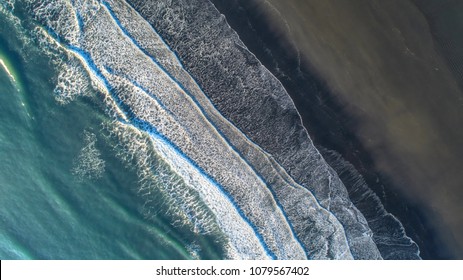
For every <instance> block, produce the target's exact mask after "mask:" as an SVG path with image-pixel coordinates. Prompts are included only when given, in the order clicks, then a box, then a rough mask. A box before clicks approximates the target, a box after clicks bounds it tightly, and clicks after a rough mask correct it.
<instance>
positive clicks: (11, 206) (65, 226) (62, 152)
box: [0, 9, 223, 259]
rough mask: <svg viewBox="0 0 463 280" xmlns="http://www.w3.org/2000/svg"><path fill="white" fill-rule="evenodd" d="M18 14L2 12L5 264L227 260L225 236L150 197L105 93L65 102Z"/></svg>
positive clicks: (0, 205)
mask: <svg viewBox="0 0 463 280" xmlns="http://www.w3.org/2000/svg"><path fill="white" fill-rule="evenodd" d="M15 16H17V18H16V17H13V16H11V14H9V13H8V12H7V11H5V9H4V10H2V11H1V13H0V59H1V60H2V65H0V66H1V67H0V122H1V125H0V259H192V258H205V259H210V258H214V259H217V258H222V257H223V256H222V254H223V252H222V249H221V246H220V242H219V241H220V236H217V237H214V236H213V235H212V234H209V235H199V234H197V233H195V232H194V231H193V230H192V229H191V227H188V226H186V225H184V224H182V223H181V222H179V219H178V217H176V215H175V210H171V208H172V205H170V204H169V203H168V202H166V200H165V199H162V196H160V195H156V194H155V193H153V194H152V195H150V196H149V199H147V198H146V195H142V194H141V192H140V186H141V183H140V182H139V176H138V175H137V169H136V168H135V167H134V166H133V165H132V166H131V165H130V163H129V164H128V163H127V162H124V160H122V159H121V157H120V156H119V157H118V156H117V155H118V150H117V147H116V145H115V142H114V139H111V137H110V136H109V133H108V131H107V129H105V124H106V123H108V122H110V119H109V118H108V116H107V114H105V112H104V110H103V109H102V105H101V104H100V101H99V98H98V94H97V92H94V91H93V90H92V89H91V88H90V87H88V88H85V92H83V93H82V95H84V96H85V97H79V98H76V99H75V100H73V101H72V102H69V103H67V104H62V103H60V102H58V99H57V98H56V94H57V93H56V90H55V89H56V86H57V83H58V75H59V73H58V71H57V68H56V65H55V64H54V63H52V59H51V56H49V55H47V54H46V53H45V52H44V51H43V49H41V48H39V47H38V45H37V44H36V42H35V41H34V38H33V36H32V35H28V34H29V33H28V32H29V31H30V30H28V29H27V27H26V26H24V25H19V24H18V18H19V19H20V18H21V16H20V11H18V12H17V13H15ZM166 213H167V214H166Z"/></svg>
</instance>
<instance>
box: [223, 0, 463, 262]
mask: <svg viewBox="0 0 463 280" xmlns="http://www.w3.org/2000/svg"><path fill="white" fill-rule="evenodd" d="M214 2H216V4H217V7H218V8H219V10H220V9H222V12H224V13H227V12H228V13H230V10H228V11H227V12H225V11H226V10H225V9H228V8H230V6H228V7H227V5H226V4H223V3H222V4H220V3H219V2H225V1H214ZM232 2H235V3H239V5H238V6H240V7H241V9H242V10H241V13H245V12H243V9H244V10H246V9H247V10H252V11H254V13H256V12H257V14H255V15H254V16H255V17H259V18H260V19H259V20H258V21H260V23H261V24H263V23H264V22H265V23H267V24H269V25H268V26H258V25H256V20H252V19H249V21H248V22H241V23H238V21H236V22H235V23H234V22H233V21H234V20H233V19H232V18H231V17H230V16H233V13H230V14H229V15H227V14H226V16H227V20H228V21H229V22H230V24H232V26H233V24H235V26H233V27H235V28H236V29H237V31H238V33H239V35H240V36H242V37H246V36H250V35H249V34H251V33H252V32H251V33H249V34H248V35H246V34H245V33H240V29H241V30H244V29H246V28H248V29H251V30H252V29H254V30H257V29H260V30H264V29H267V34H263V35H262V36H264V38H261V39H259V40H260V42H259V40H257V41H256V39H255V38H254V39H253V38H251V37H249V38H243V40H244V41H245V43H246V42H247V43H249V42H251V43H250V44H251V46H250V48H251V50H252V51H254V52H256V50H257V49H259V48H260V49H261V52H262V53H263V54H262V55H261V56H260V57H259V54H258V57H259V59H261V60H262V59H263V60H265V59H267V61H266V62H267V63H266V65H267V67H269V66H270V67H269V68H273V72H274V73H275V74H276V75H277V76H279V78H282V79H286V80H287V82H286V83H284V85H285V87H287V89H288V91H289V93H290V94H291V95H292V97H293V99H294V100H295V103H296V106H297V107H298V109H299V110H300V111H301V115H302V116H303V118H304V124H305V125H306V126H307V128H308V129H309V132H310V133H311V136H312V137H313V138H314V141H315V143H317V144H318V145H320V146H325V147H328V148H330V149H335V150H337V151H338V152H340V153H341V154H342V155H343V156H344V157H345V158H346V159H347V160H349V161H351V162H352V163H354V165H355V166H356V167H357V169H359V171H360V172H361V173H362V174H363V175H364V176H365V177H366V179H367V182H368V183H369V184H370V186H371V187H372V188H373V189H374V190H375V191H376V192H377V193H383V195H382V196H381V197H382V200H383V202H384V203H385V205H386V207H387V208H388V210H390V211H392V212H393V213H394V212H395V213H394V214H396V215H398V216H399V218H400V219H401V221H402V222H403V223H404V225H405V226H406V229H407V233H409V234H411V236H412V237H413V238H414V239H415V240H416V241H417V242H418V243H419V245H420V247H421V249H422V251H423V254H424V255H425V256H424V257H428V258H453V257H454V258H463V240H462V236H463V215H461V213H463V204H461V203H460V201H462V199H463V172H460V167H461V166H463V148H462V146H463V145H462V143H463V130H460V129H459V126H460V125H461V124H462V123H463V92H462V90H461V88H460V86H459V85H461V77H459V76H458V74H459V73H460V74H461V72H459V69H460V68H459V67H458V65H459V63H460V61H459V60H458V58H459V57H458V51H455V50H458V48H455V46H458V42H453V41H452V44H450V48H449V47H448V46H449V44H447V42H449V40H451V39H452V38H453V37H455V34H452V33H451V32H447V33H443V30H448V28H444V27H446V24H451V21H446V20H443V19H442V18H443V15H442V11H445V9H443V8H442V6H445V5H438V8H440V10H437V9H436V6H435V5H434V4H435V3H436V2H433V1H430V0H426V1H416V2H411V1H401V0H395V1H367V0H356V1H348V2H347V1H341V0H338V1H336V0H326V1H316V0H304V1H302V0H300V1H298V0H289V1H277V0H270V1H232ZM444 2H445V1H444ZM441 3H442V2H441ZM449 3H450V1H449ZM228 5H232V4H228ZM433 5H434V6H433ZM445 7H446V9H447V11H448V9H449V8H448V7H450V8H451V7H452V4H451V3H450V4H448V5H447V6H445ZM445 7H444V8H445ZM235 8H236V7H235ZM450 10H451V9H450ZM237 11H238V12H236V14H234V16H235V17H236V16H238V15H239V13H240V12H239V11H240V9H238V10H237ZM248 16H249V14H248ZM445 16H447V17H446V18H449V17H448V13H447V14H445ZM263 18H265V21H263V20H262V19H263ZM450 19H453V20H455V19H457V17H455V16H454V17H453V18H451V17H450ZM431 20H433V21H432V22H431ZM241 21H242V19H241ZM433 23H434V24H433ZM246 25H247V27H246ZM240 26H241V27H240ZM454 33H455V32H454ZM265 36H267V37H268V38H265ZM271 37H273V38H271ZM269 39H273V40H274V42H279V43H274V44H278V46H276V49H280V50H282V49H286V50H287V53H286V54H285V55H287V57H284V58H283V59H282V58H281V56H282V55H283V53H282V52H281V53H278V52H274V53H273V54H272V50H274V49H275V48H274V47H275V46H269V45H268V43H267V45H266V44H265V42H269ZM253 40H254V41H253ZM253 44H254V45H253ZM247 45H248V44H247ZM446 46H447V47H446ZM252 48H254V50H253V49H252ZM266 48H268V49H266ZM449 49H450V50H452V51H453V53H452V54H451V55H448V53H449ZM446 51H447V52H446ZM266 53H267V54H266ZM264 62H265V61H264ZM449 65H450V66H449ZM307 69H308V70H307ZM288 71H289V72H288ZM310 75H313V76H314V77H311V76H310ZM292 77H294V78H292ZM301 77H302V78H301ZM296 80H305V81H306V83H305V84H304V83H302V84H298V82H297V81H296ZM308 80H309V82H307V81H308ZM298 87H299V88H298ZM301 87H305V88H304V89H301ZM295 92H296V93H295ZM304 92H305V94H306V95H308V94H310V95H311V96H310V97H308V96H305V95H304ZM378 182H379V183H378ZM410 208H414V209H416V211H415V210H413V209H412V210H410ZM442 246H444V247H446V248H449V250H450V251H449V252H447V251H446V250H445V248H442ZM436 250H440V252H436Z"/></svg>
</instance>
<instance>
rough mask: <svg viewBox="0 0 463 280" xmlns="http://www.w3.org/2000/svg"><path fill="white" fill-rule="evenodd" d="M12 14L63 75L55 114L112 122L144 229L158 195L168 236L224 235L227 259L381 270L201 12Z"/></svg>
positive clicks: (313, 164)
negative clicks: (95, 103)
mask: <svg viewBox="0 0 463 280" xmlns="http://www.w3.org/2000/svg"><path fill="white" fill-rule="evenodd" d="M14 5H16V6H19V5H23V6H24V7H26V8H25V10H26V11H27V13H29V15H30V17H31V19H32V22H34V24H35V26H36V27H35V29H34V31H33V36H34V38H35V41H36V42H38V43H39V44H40V47H41V48H42V49H43V51H44V52H47V53H48V54H49V56H50V59H52V60H54V61H55V63H56V64H57V65H58V67H59V68H60V69H61V72H60V73H59V76H58V79H57V85H56V88H55V92H54V94H55V97H56V100H57V106H64V105H66V104H68V103H70V102H72V101H74V100H76V99H77V98H80V97H82V96H87V95H88V94H89V90H88V88H93V89H96V90H97V91H98V92H99V93H100V95H99V97H100V98H101V100H103V101H104V106H105V111H106V112H107V114H108V116H110V117H111V121H110V122H107V123H105V125H104V127H103V129H104V130H105V131H107V132H108V135H110V136H109V137H110V138H111V139H112V140H111V141H115V143H117V144H116V145H117V148H118V154H117V156H118V157H119V158H120V159H122V160H123V161H124V162H125V163H126V165H127V167H130V166H135V168H136V169H137V175H138V177H139V186H138V188H139V192H138V194H139V196H141V197H143V198H144V199H145V200H146V205H145V206H146V207H145V209H144V210H143V211H145V214H146V219H149V218H150V216H151V214H153V213H154V212H156V211H157V209H156V207H155V206H150V205H151V204H150V203H151V201H153V200H154V199H155V196H156V197H157V198H159V197H161V198H162V200H163V201H164V202H165V203H166V204H169V205H171V206H170V210H169V211H170V212H171V214H172V215H176V216H177V219H178V223H179V224H182V225H184V226H188V227H190V228H191V229H192V231H194V232H195V233H198V234H202V235H207V234H210V233H215V234H220V235H223V238H224V242H225V243H226V245H225V250H226V255H227V257H228V258H231V259H307V258H310V259H381V258H382V256H381V254H380V252H379V250H378V247H377V245H376V243H375V240H376V241H377V240H378V239H374V238H373V235H374V233H373V232H372V230H371V229H370V226H369V223H368V221H367V220H366V219H365V217H364V216H363V214H362V213H361V212H360V211H359V210H358V209H357V207H356V206H355V205H354V204H353V203H352V202H351V200H350V198H349V194H348V193H347V191H346V188H345V187H344V185H343V183H342V182H341V180H340V178H339V176H338V175H337V174H336V172H335V171H334V170H333V169H332V168H331V167H330V165H328V164H327V163H326V161H325V160H324V159H323V157H322V156H321V155H320V153H319V152H318V151H317V150H316V148H315V147H314V146H313V144H312V142H311V140H310V138H309V135H308V134H307V132H306V130H305V129H304V128H303V126H302V124H301V120H300V118H299V115H298V113H297V111H296V109H295V106H294V104H293V102H292V100H291V99H290V97H289V96H288V94H287V93H286V91H285V89H284V88H283V86H282V85H281V84H280V83H279V81H278V80H277V79H276V78H275V77H274V76H272V75H271V73H270V72H269V71H268V70H267V69H265V67H263V66H262V65H261V64H260V62H259V61H258V60H257V59H256V58H255V57H254V56H253V54H252V53H250V52H249V51H248V50H247V49H246V47H245V46H244V45H243V43H242V42H241V41H240V40H239V38H238V36H237V35H236V33H234V32H233V30H231V28H230V27H229V26H228V24H227V23H226V20H225V18H224V17H223V16H221V15H220V14H219V13H218V11H217V10H216V9H215V8H214V6H213V5H212V4H211V3H210V2H208V1H206V0H195V1H186V0H185V1H168V0H157V1H127V2H126V1H118V0H115V1H111V0H108V1H91V0H90V1H84V0H82V1H80V0H70V1H64V0H44V1H32V0H25V1H16V3H10V2H8V3H6V2H5V3H4V7H7V6H8V7H10V6H11V7H10V8H9V9H8V10H9V13H12V14H14V9H13V8H12V7H13V6H14ZM5 13H6V12H5ZM0 61H1V60H0ZM1 62H2V63H1V64H2V66H3V68H5V69H8V68H7V67H6V66H5V64H4V63H3V61H1ZM8 74H9V75H10V76H11V78H12V79H13V80H14V77H13V76H12V75H11V73H9V72H8ZM83 135H84V136H83V144H82V150H81V153H80V154H79V155H78V156H77V158H76V160H75V162H74V167H73V169H72V172H73V174H74V175H75V176H76V177H78V178H81V179H82V178H99V177H100V176H101V174H102V173H103V172H105V163H104V161H103V160H102V159H101V154H100V152H99V151H98V149H97V148H96V143H97V140H96V137H95V135H94V134H92V133H91V132H88V131H85V132H83ZM108 141H109V140H108ZM377 203H379V204H380V202H379V201H378V202H377ZM381 209H382V208H381ZM381 211H383V212H382V213H383V215H385V216H387V215H390V214H388V213H387V212H385V210H384V209H382V210H381ZM394 223H398V224H399V226H400V222H399V221H397V220H394ZM396 234H398V235H401V236H397V238H402V239H403V238H406V240H407V242H408V243H407V244H408V245H410V244H412V245H414V242H413V241H412V240H411V239H409V238H408V237H406V235H405V232H404V231H401V232H398V233H396ZM392 238H393V237H389V236H386V237H384V239H383V240H382V241H383V243H384V244H382V245H383V246H386V245H385V244H386V243H388V241H390V243H391V244H394V241H393V239H392ZM191 248H195V246H194V244H193V245H192V246H191ZM192 250H193V249H192ZM410 250H411V251H413V250H417V249H416V248H414V247H413V248H411V249H410ZM417 254H418V253H417Z"/></svg>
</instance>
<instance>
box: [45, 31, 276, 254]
mask: <svg viewBox="0 0 463 280" xmlns="http://www.w3.org/2000/svg"><path fill="white" fill-rule="evenodd" d="M44 31H45V32H46V34H47V35H48V36H49V37H50V38H51V39H52V40H54V41H55V42H56V43H57V44H58V46H60V47H61V48H63V49H64V50H66V51H68V52H70V53H71V54H73V55H74V56H75V57H76V58H78V59H79V60H80V61H81V63H82V64H83V66H84V68H85V69H86V70H87V71H88V73H89V74H90V76H91V77H92V78H94V79H96V82H97V84H98V86H97V87H98V88H100V89H102V90H104V91H106V92H108V93H109V96H110V97H112V98H113V100H114V101H115V102H116V104H117V105H118V110H119V111H120V112H121V113H122V114H123V116H124V119H122V120H120V121H121V122H122V123H125V124H131V125H132V126H133V127H135V128H136V129H138V130H140V131H143V132H145V133H148V134H149V135H151V137H153V136H154V137H158V138H159V139H161V140H163V142H164V143H166V144H167V145H169V146H170V147H171V148H173V149H174V150H175V151H177V153H178V154H180V155H181V156H182V157H183V158H185V159H186V160H187V162H189V163H190V164H191V166H193V167H194V168H195V169H196V170H197V171H198V172H199V173H200V174H202V175H203V176H205V177H206V178H207V179H208V180H209V181H210V182H211V183H212V184H213V185H214V186H215V187H217V188H218V189H219V191H220V192H221V193H222V194H223V195H224V196H225V197H226V198H227V199H228V200H229V201H230V203H231V204H232V205H233V206H234V208H235V210H236V211H237V212H238V214H239V216H241V218H242V219H243V220H244V221H245V222H246V224H248V225H249V226H250V228H251V229H252V231H253V232H254V235H255V236H256V237H257V239H258V240H259V243H260V244H261V246H262V247H263V249H264V251H265V253H266V254H267V255H268V256H269V257H270V258H272V259H276V258H277V257H276V255H275V254H274V252H272V250H270V248H269V246H268V245H267V244H266V242H265V241H264V238H263V236H262V235H261V233H260V232H259V230H258V228H257V227H256V226H255V225H254V224H253V223H252V222H251V221H250V220H249V218H248V217H247V216H246V215H245V214H244V212H243V211H242V210H241V208H240V207H239V206H238V204H237V202H236V201H235V199H234V198H233V197H232V196H231V195H230V194H229V193H228V192H227V191H226V190H225V189H224V188H223V186H221V185H220V184H219V183H218V182H216V181H215V180H214V179H213V178H212V177H211V176H210V175H209V174H207V173H206V172H205V171H204V170H203V169H202V168H201V167H199V165H198V164H197V163H196V162H194V161H193V160H192V159H190V158H189V157H187V156H186V155H185V154H183V152H182V151H181V149H180V148H178V147H177V146H176V145H175V144H174V143H172V142H171V141H170V140H169V139H168V138H167V137H165V136H164V135H163V134H161V133H160V132H159V131H157V129H156V128H155V127H154V126H152V124H150V123H149V122H147V121H144V120H142V119H139V118H138V117H137V116H136V114H135V113H134V112H133V111H132V110H131V109H130V107H129V106H127V104H125V103H124V102H123V101H122V100H121V99H120V98H119V97H118V96H117V95H115V94H114V89H113V87H112V86H111V84H110V83H109V81H108V80H107V79H106V77H105V76H104V74H103V73H102V72H101V71H100V69H99V68H98V66H97V65H96V64H95V62H94V61H93V59H92V58H91V56H90V54H89V53H87V52H86V51H85V50H83V49H81V48H79V47H77V46H73V45H66V44H65V43H63V42H64V41H63V40H61V38H60V37H59V36H58V34H57V33H56V32H54V30H52V29H50V28H45V30H44Z"/></svg>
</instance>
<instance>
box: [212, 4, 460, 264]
mask: <svg viewBox="0 0 463 280" xmlns="http://www.w3.org/2000/svg"><path fill="white" fill-rule="evenodd" d="M212 2H213V3H214V5H215V6H216V8H217V9H218V10H219V11H220V12H221V13H222V14H224V15H225V16H226V19H227V22H228V23H229V24H230V26H231V27H232V28H233V29H234V30H235V31H236V32H237V33H238V35H239V36H240V39H241V40H242V41H243V42H244V43H245V45H246V47H247V48H249V50H250V51H251V52H252V53H254V54H255V55H256V57H257V58H258V59H259V60H260V61H261V63H262V64H263V65H264V66H265V67H267V68H268V69H269V70H270V71H271V72H272V74H274V75H275V76H276V77H277V78H278V79H279V80H280V81H281V82H282V84H283V85H284V87H285V89H286V90H287V92H288V93H289V94H290V96H291V98H292V99H293V101H294V103H295V105H296V107H297V109H298V111H299V113H300V115H301V117H302V121H303V124H304V126H305V127H306V129H307V130H308V132H309V134H310V137H311V138H312V140H313V142H314V144H315V145H316V146H317V148H319V150H320V148H321V147H322V148H326V149H329V150H334V151H336V152H338V153H339V154H341V155H342V157H343V158H344V159H345V160H347V161H348V162H350V163H351V164H352V165H353V166H355V168H356V170H357V171H358V172H359V173H360V174H361V175H362V176H363V178H364V179H365V181H366V182H367V184H368V186H369V187H370V189H371V190H372V191H373V192H374V193H376V195H378V196H379V198H380V200H381V202H382V203H383V205H384V207H385V208H386V210H387V211H388V212H390V213H391V214H393V215H394V216H396V217H397V218H398V219H399V220H400V222H401V223H402V225H403V226H404V228H405V230H406V232H407V234H408V236H410V237H411V238H412V239H413V240H414V241H415V242H416V243H417V244H418V245H419V248H420V251H421V257H422V258H424V259H448V258H452V256H451V254H450V252H449V251H447V249H446V248H445V246H446V244H444V243H443V241H442V240H438V239H436V238H437V234H436V233H435V232H434V229H433V228H432V225H430V221H429V219H426V218H425V217H427V213H424V211H423V210H422V209H420V208H419V206H418V205H416V204H414V203H413V202H412V201H409V200H407V199H406V198H405V197H404V196H403V195H401V194H399V193H397V192H395V191H394V188H393V187H391V186H392V185H393V183H392V181H391V180H390V179H389V178H388V177H387V175H385V174H383V173H382V172H381V170H379V169H378V168H377V167H376V166H374V163H373V162H374V161H373V158H372V156H371V155H370V154H369V153H368V152H367V151H366V149H365V147H363V145H362V144H361V142H360V140H359V139H358V138H357V136H356V135H355V131H356V127H357V126H358V120H357V119H356V117H355V116H352V115H351V114H349V113H348V112H347V109H346V108H345V106H343V105H341V102H340V100H339V99H338V98H337V97H336V96H335V95H334V94H333V93H332V92H331V91H330V90H329V89H328V86H327V85H326V83H325V82H323V81H322V79H321V78H320V77H319V75H318V74H316V73H315V71H314V70H313V69H311V68H310V67H309V66H307V65H306V64H304V63H301V61H300V56H299V55H300V54H299V53H298V50H297V49H295V48H294V46H293V45H292V42H288V40H287V39H286V38H284V36H283V35H282V34H279V33H278V32H275V30H273V29H272V28H271V26H272V23H271V22H269V19H268V18H266V17H265V16H263V14H264V13H263V12H262V11H261V10H260V7H259V6H258V5H256V4H255V3H251V2H253V1H247V2H246V3H237V2H238V1H221V0H214V1H212ZM243 19H245V20H243ZM307 91H309V92H311V93H316V94H310V95H308V94H304V93H305V92H307Z"/></svg>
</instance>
